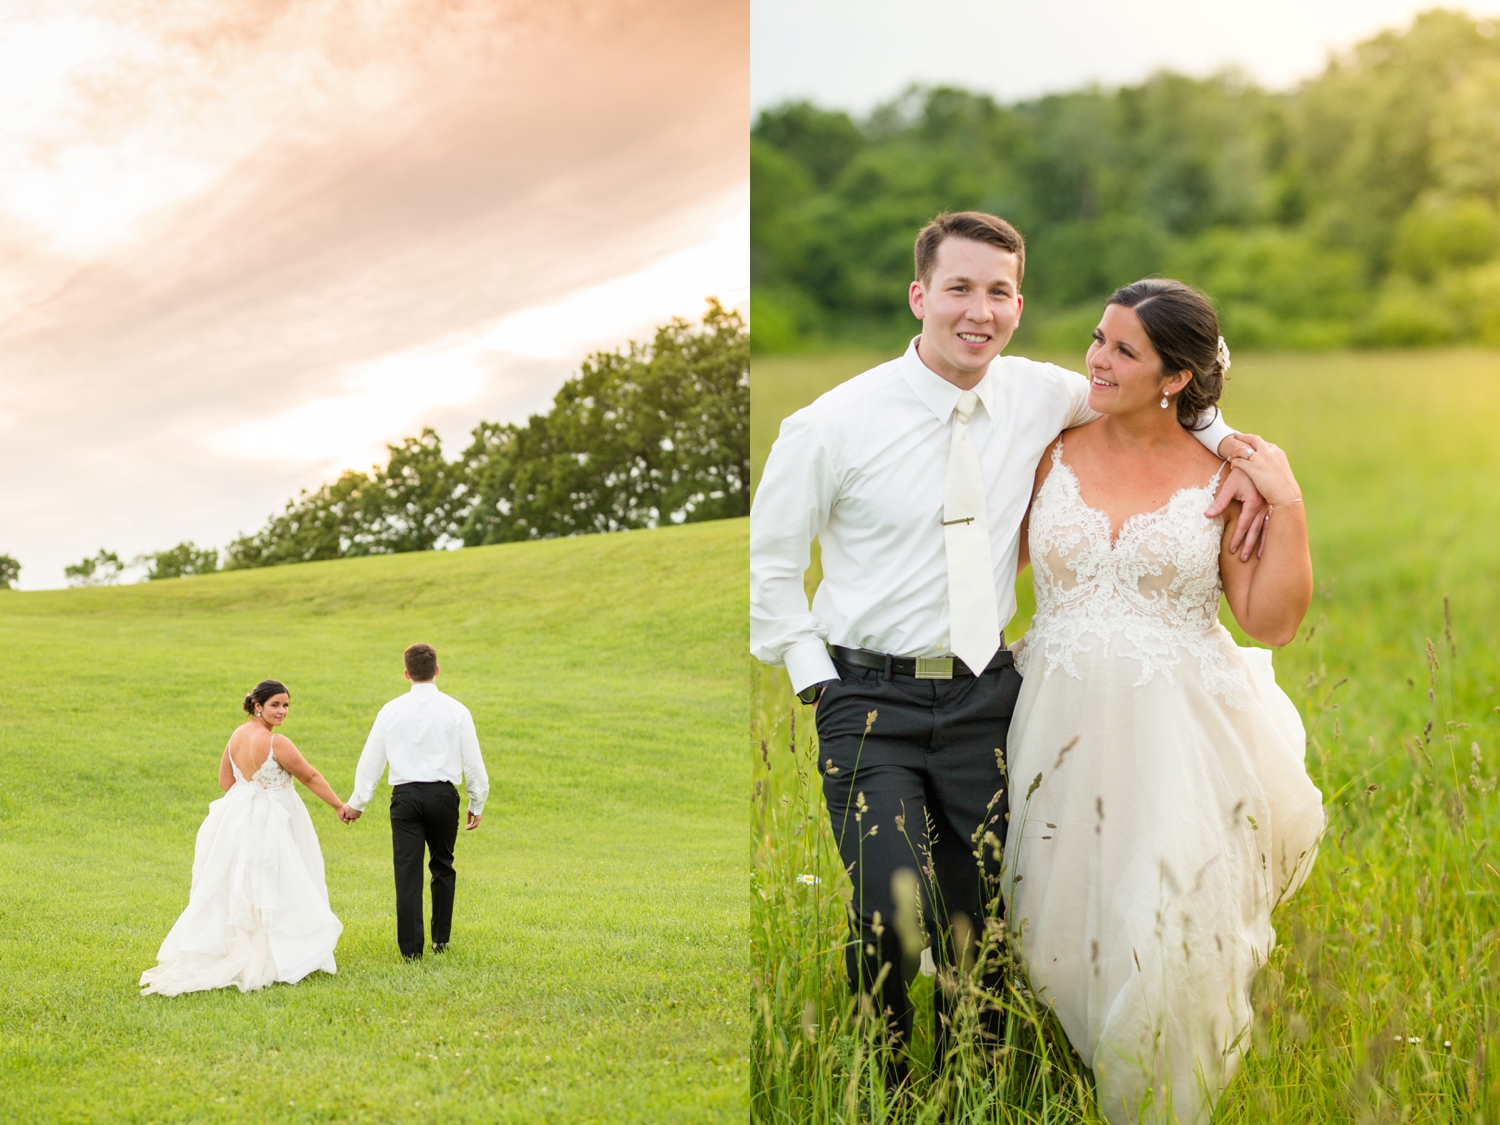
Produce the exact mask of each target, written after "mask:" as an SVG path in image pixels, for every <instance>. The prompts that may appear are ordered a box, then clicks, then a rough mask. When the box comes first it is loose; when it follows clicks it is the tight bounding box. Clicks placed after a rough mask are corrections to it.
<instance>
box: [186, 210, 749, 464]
mask: <svg viewBox="0 0 1500 1125" xmlns="http://www.w3.org/2000/svg"><path fill="white" fill-rule="evenodd" d="M749 221H750V205H749V191H748V185H744V186H743V187H741V188H739V189H737V190H736V191H734V192H733V193H731V194H730V195H728V196H726V197H724V198H722V199H720V200H716V201H714V202H713V203H712V204H711V205H710V206H709V207H706V208H703V209H702V210H701V211H700V212H699V213H698V214H695V215H689V216H687V217H686V218H685V219H684V222H683V224H682V226H683V228H684V229H685V230H687V231H692V230H693V229H694V228H706V232H705V233H706V235H707V237H705V238H704V239H703V240H702V241H700V242H698V243H696V244H695V245H691V246H688V247H686V248H684V249H680V250H676V251H673V252H671V253H668V254H665V255H663V256H661V257H659V258H657V259H656V260H654V261H652V262H650V263H649V264H647V265H646V266H644V267H642V268H641V269H638V270H635V271H633V272H631V273H628V274H626V275H624V276H622V277H617V278H613V279H612V280H609V281H605V282H600V283H597V284H592V285H588V284H584V285H581V286H579V287H576V288H574V289H573V290H572V291H571V292H569V293H567V294H566V295H565V296H562V297H559V298H555V299H553V300H551V301H549V302H547V303H546V304H541V305H536V306H533V307H531V308H527V309H522V310H521V311H519V312H515V313H511V314H509V315H507V316H504V317H501V318H499V319H497V320H495V321H493V322H491V323H489V324H487V325H480V326H478V327H477V328H475V329H473V330H470V331H467V332H464V333H462V334H459V335H456V336H449V337H447V338H445V339H442V340H438V341H433V342H429V343H427V344H424V345H422V346H419V347H414V348H407V349H403V350H401V351H398V352H393V353H390V354H388V355H384V356H381V357H379V358H377V359H374V360H370V361H367V362H363V363H360V364H357V365H353V366H351V367H350V368H348V369H347V370H345V371H343V372H341V373H340V374H339V375H338V377H337V378H336V379H335V380H334V383H335V386H336V387H337V388H338V389H337V390H336V392H335V393H334V394H331V395H320V396H318V397H316V398H313V399H309V400H308V401H306V402H301V403H298V404H296V405H294V406H291V407H289V408H287V409H284V410H280V411H275V412H272V413H270V414H268V415H267V416H266V417H262V418H257V419H255V420H253V421H249V422H242V423H239V424H236V425H234V426H231V427H229V428H227V429H224V430H220V431H218V432H215V433H213V434H210V435H208V437H207V438H206V439H205V445H206V446H207V447H208V448H209V449H210V450H213V451H214V452H217V453H223V454H228V455H230V456H234V457H241V458H248V459H253V460H264V461H275V462H280V463H292V464H297V463H301V464H316V465H320V466H325V467H327V468H329V469H332V470H338V469H345V468H363V467H364V466H366V465H367V464H370V463H371V462H372V461H373V460H375V459H377V458H378V457H379V455H380V452H381V450H382V448H383V446H384V445H385V443H387V442H392V441H396V440H399V439H400V438H402V437H404V436H406V435H408V434H412V433H415V432H416V431H417V430H418V429H420V428H421V427H422V426H423V425H426V424H431V423H432V422H433V420H434V419H435V417H436V416H438V415H439V414H444V413H448V412H451V411H454V410H458V409H461V408H463V407H465V406H468V405H470V404H472V403H475V402H477V401H478V400H480V399H481V398H482V397H485V396H486V392H487V391H488V390H490V389H491V384H492V382H493V381H494V380H496V379H500V378H503V377H504V373H505V371H506V368H507V363H506V360H507V359H509V358H512V357H514V358H523V359H544V360H556V361H559V362H560V364H561V363H566V364H567V365H568V366H572V365H573V364H574V363H576V362H577V361H578V360H579V359H581V358H582V357H583V356H584V355H586V354H587V353H588V352H590V351H595V350H599V349H601V348H613V347H618V346H620V345H622V344H623V343H624V342H625V341H626V340H630V339H636V340H646V339H649V337H650V336H651V334H652V332H653V330H654V329H655V328H656V327H657V326H658V325H660V324H663V323H665V322H666V321H667V320H669V319H671V318H672V317H674V316H679V317H682V318H683V319H685V320H689V321H696V320H697V319H698V318H699V317H700V316H701V314H702V312H703V308H704V300H705V298H707V297H710V296H713V297H718V298H719V299H720V301H722V302H723V303H724V304H725V305H726V306H729V307H733V308H742V309H743V308H744V307H745V306H747V305H748V297H749V289H748V285H747V279H748V278H749V276H750V264H749V229H748V228H749ZM476 421H477V419H476Z"/></svg>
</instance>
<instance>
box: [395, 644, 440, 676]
mask: <svg viewBox="0 0 1500 1125" xmlns="http://www.w3.org/2000/svg"><path fill="white" fill-rule="evenodd" d="M403 656H404V658H405V660H406V671H407V674H408V675H409V676H411V678H412V679H413V680H415V681H417V683H419V684H420V683H426V682H427V681H428V680H430V679H432V677H433V676H436V675H437V649H435V648H433V647H432V646H431V645H411V646H410V647H408V648H407V650H406V652H405V653H404V654H403Z"/></svg>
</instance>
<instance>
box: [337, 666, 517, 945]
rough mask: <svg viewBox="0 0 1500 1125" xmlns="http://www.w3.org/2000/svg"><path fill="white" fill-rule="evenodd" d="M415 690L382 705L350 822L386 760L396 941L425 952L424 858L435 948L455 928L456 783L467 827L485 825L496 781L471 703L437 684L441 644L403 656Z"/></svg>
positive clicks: (357, 777) (358, 775) (363, 757)
mask: <svg viewBox="0 0 1500 1125" xmlns="http://www.w3.org/2000/svg"><path fill="white" fill-rule="evenodd" d="M403 659H404V662H405V665H406V678H407V679H408V680H410V681H411V690H410V691H408V692H407V693H406V694H405V695H403V696H400V697H398V698H396V699H393V700H391V701H390V702H389V703H387V704H386V705H385V706H384V707H382V708H381V709H380V714H379V715H377V716H376V717H375V725H374V726H373V727H371V729H370V737H369V738H368V739H366V741H365V748H364V751H363V753H361V754H360V756H359V765H358V766H357V767H356V768H355V772H354V793H353V794H352V795H351V796H350V798H349V802H348V806H347V807H348V808H349V809H350V810H351V811H350V812H349V813H347V814H345V823H350V824H352V823H353V822H354V821H356V820H358V819H359V817H360V814H361V813H363V812H364V808H365V806H366V805H368V804H369V803H370V798H371V797H373V796H374V795H375V787H376V786H377V785H379V784H380V775H381V774H382V773H384V772H385V770H386V766H387V764H389V766H390V775H391V854H392V859H393V861H394V863H395V869H396V944H397V945H398V946H399V947H400V949H401V955H402V956H403V957H406V958H408V959H409V960H418V959H420V958H421V956H422V947H423V940H422V938H423V934H422V859H423V853H424V851H425V852H426V853H427V856H428V857H429V862H428V867H429V869H430V870H431V872H432V951H433V952H434V953H441V952H443V950H445V949H446V948H447V947H448V940H449V937H450V936H451V934H452V930H453V892H454V886H455V884H456V882H457V876H456V875H455V874H454V871H453V845H454V843H455V842H456V841H457V839H458V783H459V781H460V779H462V781H463V782H464V785H465V787H466V788H467V789H468V792H469V822H468V825H467V828H466V830H467V831H473V830H474V829H475V828H478V827H479V818H480V817H481V816H482V815H483V814H484V802H485V799H486V798H487V797H488V796H489V792H490V781H489V777H488V775H487V774H486V773H485V771H484V758H483V757H482V756H481V755H480V753H479V736H478V735H477V734H476V733H475V731H474V717H473V716H472V715H470V714H469V709H468V708H467V707H465V706H464V705H463V704H462V703H460V702H459V701H458V700H456V699H454V698H453V697H452V696H448V695H444V694H443V693H442V692H440V691H438V689H437V684H436V683H434V682H433V681H434V680H436V679H437V675H438V672H440V671H441V669H440V668H439V667H438V662H437V652H436V651H435V650H434V649H433V648H432V646H431V645H424V644H416V645H412V646H411V647H410V648H408V649H407V650H406V652H405V654H404V656H403Z"/></svg>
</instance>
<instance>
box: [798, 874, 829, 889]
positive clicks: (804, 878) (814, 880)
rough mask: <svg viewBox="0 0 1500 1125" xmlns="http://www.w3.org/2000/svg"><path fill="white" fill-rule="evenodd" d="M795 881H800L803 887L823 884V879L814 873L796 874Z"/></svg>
mask: <svg viewBox="0 0 1500 1125" xmlns="http://www.w3.org/2000/svg"><path fill="white" fill-rule="evenodd" d="M797 882H799V883H801V884H802V885H803V886H804V887H821V886H822V885H823V880H822V879H819V878H818V877H817V876H816V875H798V876H797Z"/></svg>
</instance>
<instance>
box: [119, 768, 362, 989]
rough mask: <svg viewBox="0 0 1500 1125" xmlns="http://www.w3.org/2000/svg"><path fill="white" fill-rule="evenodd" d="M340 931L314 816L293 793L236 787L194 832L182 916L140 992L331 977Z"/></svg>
mask: <svg viewBox="0 0 1500 1125" xmlns="http://www.w3.org/2000/svg"><path fill="white" fill-rule="evenodd" d="M343 929H344V926H343V923H342V922H340V921H339V920H338V918H336V917H335V916H334V914H333V911H332V910H330V909H329V906H328V887H327V884H326V883H325V881H324V875H323V854H322V851H321V849H320V848H319V847H318V835H317V833H316V832H315V831H314V829H313V825H312V818H311V817H309V816H308V815H307V808H306V807H305V806H304V805H303V804H302V800H301V798H299V797H298V796H297V793H296V791H295V790H293V789H292V788H290V787H286V788H276V789H265V788H262V787H261V786H260V785H259V784H257V783H256V782H253V781H239V782H237V783H236V784H235V785H234V786H233V787H232V788H231V789H230V790H229V792H227V793H226V794H225V795H224V796H223V797H221V798H220V799H219V800H217V801H214V802H213V803H212V804H210V805H209V806H208V816H207V818H206V819H205V820H204V822H203V826H202V827H201V828H199V829H198V842H197V847H196V850H195V852H194V856H193V886H192V892H191V894H190V896H189V900H188V906H187V909H186V910H184V911H183V912H182V915H181V916H180V917H179V918H178V919H177V922H176V924H175V925H174V926H173V927H172V930H171V932H170V933H168V934H167V937H166V940H165V941H163V942H162V945H161V949H160V951H159V952H158V953H157V955H156V957H157V962H158V964H157V966H156V967H155V968H154V969H147V970H146V971H145V972H144V973H142V974H141V992H142V993H143V994H144V993H153V992H154V993H160V994H161V995H164V996H175V995H177V994H179V993H182V992H196V991H200V990H203V989H210V988H227V987H229V986H231V985H233V986H234V987H236V988H238V989H239V990H240V991H241V992H245V991H248V990H250V989H254V988H263V987H265V986H266V985H268V984H271V983H273V982H275V981H284V982H287V983H291V982H293V981H298V980H301V979H302V978H303V977H305V976H307V975H308V974H309V973H312V972H315V971H316V970H319V969H321V970H323V971H324V972H327V973H332V972H334V971H335V965H334V959H333V949H334V946H335V945H336V944H338V939H339V935H340V934H341V933H342V932H343Z"/></svg>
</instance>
